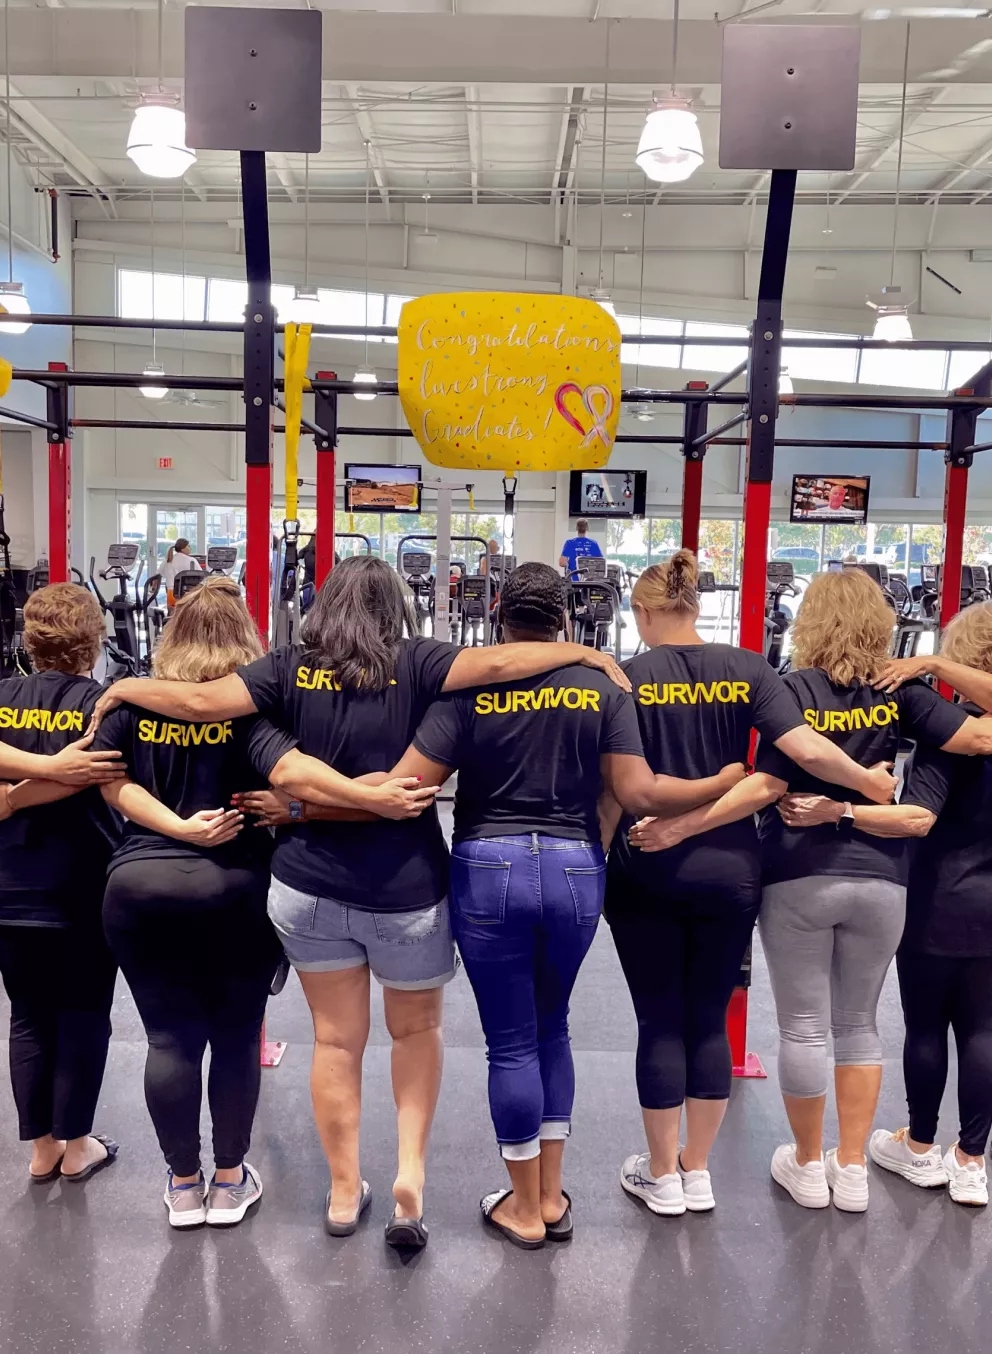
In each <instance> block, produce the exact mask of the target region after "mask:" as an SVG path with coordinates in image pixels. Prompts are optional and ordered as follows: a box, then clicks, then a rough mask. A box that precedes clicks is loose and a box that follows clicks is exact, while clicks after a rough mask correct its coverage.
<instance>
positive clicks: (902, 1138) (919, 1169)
mask: <svg viewBox="0 0 992 1354" xmlns="http://www.w3.org/2000/svg"><path fill="white" fill-rule="evenodd" d="M908 1138H909V1129H908V1128H900V1129H899V1130H898V1132H896V1133H890V1132H889V1131H888V1129H885V1128H877V1129H876V1130H875V1132H874V1133H873V1134H872V1135H871V1138H870V1139H869V1141H868V1155H869V1156H870V1157H871V1159H872V1161H874V1163H875V1165H876V1166H881V1167H882V1169H883V1170H886V1171H891V1172H892V1173H893V1175H901V1176H902V1178H903V1179H904V1180H908V1181H909V1183H910V1184H911V1185H919V1186H920V1188H921V1189H939V1188H940V1186H941V1185H946V1184H947V1172H946V1171H945V1170H944V1163H943V1161H942V1160H941V1156H940V1148H939V1147H938V1146H937V1145H936V1144H935V1145H934V1146H933V1147H931V1148H930V1150H929V1152H914V1151H913V1149H912V1148H911V1147H910V1145H909V1142H908V1141H907V1139H908Z"/></svg>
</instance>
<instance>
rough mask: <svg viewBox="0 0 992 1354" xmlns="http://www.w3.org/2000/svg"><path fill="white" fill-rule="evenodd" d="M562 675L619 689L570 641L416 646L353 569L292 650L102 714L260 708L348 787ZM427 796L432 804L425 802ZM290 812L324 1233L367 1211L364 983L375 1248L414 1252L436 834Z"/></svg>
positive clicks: (432, 1055)
mask: <svg viewBox="0 0 992 1354" xmlns="http://www.w3.org/2000/svg"><path fill="white" fill-rule="evenodd" d="M569 662H572V663H576V662H578V663H583V664H585V665H587V666H589V667H595V668H600V669H602V670H604V671H605V672H606V673H607V675H612V676H614V677H615V679H616V681H617V682H618V683H620V684H621V685H623V687H624V689H626V688H627V687H628V686H629V683H627V680H626V678H625V677H624V676H623V674H622V673H621V672H620V670H619V668H618V667H617V665H616V664H615V663H614V661H613V660H612V659H611V658H610V657H609V656H608V655H606V654H602V653H598V652H596V651H595V650H593V649H585V648H583V647H581V646H580V645H569V646H567V647H566V646H558V647H556V646H553V645H548V644H515V645H511V646H507V647H505V648H500V647H498V646H492V647H488V648H481V647H480V648H476V649H457V648H455V647H454V646H453V645H450V644H443V643H441V642H440V641H439V640H434V639H424V638H421V637H420V636H419V635H418V634H417V618H416V615H415V612H414V610H413V604H412V597H411V594H410V591H409V589H408V588H407V587H406V585H405V584H404V583H403V581H402V579H401V578H400V577H399V575H398V574H397V573H396V572H395V570H394V569H392V568H391V567H390V566H389V565H388V564H387V563H386V562H385V561H384V560H381V559H375V558H371V557H368V556H364V555H363V556H355V557H353V558H351V559H345V560H342V562H341V564H340V565H338V566H337V567H336V568H334V569H333V570H332V571H331V573H330V574H329V576H328V577H327V579H325V581H324V583H323V585H322V586H321V588H320V591H319V592H318V594H317V599H316V601H315V602H314V604H313V607H312V608H311V609H310V611H308V613H307V617H306V623H305V630H304V643H303V645H302V646H299V647H289V646H287V647H285V648H281V649H276V650H273V651H272V652H271V653H269V654H268V655H266V657H265V658H261V659H258V660H257V661H256V662H252V663H247V664H246V665H245V666H243V667H241V668H240V669H239V670H238V671H237V672H232V673H231V675H230V676H226V677H222V678H220V679H219V680H217V681H204V682H201V683H197V684H192V683H189V682H160V681H148V680H138V679H135V680H125V681H122V682H118V683H116V684H115V685H114V686H113V687H111V688H110V690H109V691H108V692H107V693H106V694H105V695H104V697H103V698H102V701H101V702H100V705H99V709H100V710H101V712H102V711H103V710H105V709H108V708H110V707H112V706H113V705H114V704H116V703H117V702H118V701H120V700H121V699H124V700H128V701H131V702H133V703H134V704H136V705H140V706H142V707H143V708H144V709H147V710H152V711H155V712H157V713H159V714H163V715H167V716H170V717H171V718H174V719H187V720H202V719H213V720H223V719H234V718H237V717H239V716H246V715H250V714H254V713H256V712H260V713H262V714H264V715H266V716H268V717H270V718H271V719H272V720H273V722H274V723H276V724H278V725H279V726H280V727H283V728H286V729H287V730H289V731H290V732H291V733H292V734H293V736H294V737H295V738H296V739H297V740H298V742H299V746H300V750H301V751H302V752H305V753H308V754H310V755H311V756H313V757H318V758H320V760H321V761H323V762H326V763H327V764H329V765H332V766H334V767H336V768H337V769H338V771H341V772H343V773H344V774H345V775H346V776H362V775H369V774H371V775H373V776H375V777H377V778H379V777H381V776H382V774H383V773H386V772H388V771H389V770H390V768H391V767H392V766H394V765H395V764H396V763H397V762H398V761H399V759H400V757H402V755H403V753H404V751H405V749H406V748H407V747H408V745H409V743H410V741H411V739H412V738H413V735H414V733H415V732H416V730H417V728H418V726H419V724H420V722H421V720H422V719H423V717H424V715H425V714H426V713H427V709H428V707H429V706H430V705H431V704H432V703H433V702H434V701H435V700H437V698H438V697H439V696H440V695H441V694H442V693H443V692H447V691H453V690H455V691H457V690H461V689H463V688H465V687H471V686H478V685H479V684H480V683H485V682H497V681H505V680H509V679H513V678H517V677H527V676H533V675H535V674H537V673H541V672H548V671H550V670H551V669H552V668H556V667H558V666H560V665H561V664H562V663H569ZM284 788H285V787H284ZM290 788H292V787H290ZM423 793H424V794H425V795H426V796H428V797H429V796H430V793H431V792H430V788H429V787H427V788H425V790H424V792H423ZM292 813H293V817H294V826H293V827H292V828H290V829H288V830H285V831H283V832H281V833H280V834H279V839H278V841H277V844H276V849H275V854H274V856H273V859H272V886H271V890H270V894H269V914H270V916H271V917H272V920H273V922H274V924H275V927H276V930H277V932H278V934H279V936H280V939H281V940H282V942H283V948H284V949H285V952H286V955H287V957H288V958H289V960H290V962H291V963H292V964H293V966H294V967H295V968H296V969H297V971H298V972H299V975H300V982H301V983H302V985H303V990H304V992H305V993H306V997H307V1001H308V1002H309V1005H310V1011H311V1014H312V1016H313V1024H314V1039H315V1042H314V1053H313V1064H312V1070H311V1080H310V1086H311V1093H312V1097H313V1106H314V1115H315V1118H316V1121H317V1128H318V1131H319V1133H320V1137H321V1141H322V1143H323V1145H324V1151H325V1153H326V1155H327V1161H328V1166H329V1169H330V1175H331V1188H330V1189H329V1190H328V1192H327V1196H326V1198H325V1199H324V1200H323V1201H322V1207H321V1222H322V1226H323V1227H324V1229H325V1230H326V1232H327V1233H328V1235H330V1236H335V1237H342V1236H349V1235H351V1234H352V1233H353V1232H354V1231H355V1230H356V1228H357V1226H358V1223H359V1220H360V1218H361V1216H362V1215H363V1214H364V1213H365V1211H366V1210H367V1208H368V1207H369V1205H370V1202H371V1187H370V1185H369V1184H368V1182H367V1181H365V1180H363V1178H362V1174H361V1170H360V1164H359V1123H360V1119H361V1101H362V1094H361V1091H362V1059H363V1056H364V1052H365V1045H366V1042H367V1040H368V1035H369V998H370V973H371V974H374V975H375V977H376V978H377V979H378V981H379V982H380V983H381V984H382V986H383V989H384V1005H385V1012H386V1024H387V1027H388V1029H389V1033H390V1036H391V1038H392V1041H393V1052H392V1072H393V1093H394V1097H395V1100H396V1110H397V1132H398V1158H399V1160H398V1169H397V1173H396V1177H395V1180H394V1183H393V1197H394V1200H395V1210H394V1213H393V1216H392V1218H391V1219H390V1222H389V1224H388V1226H387V1229H386V1238H387V1241H389V1242H390V1244H393V1245H397V1246H405V1245H410V1244H413V1245H423V1244H424V1241H425V1240H426V1228H425V1227H424V1226H423V1225H422V1224H423V1212H424V1179H425V1170H426V1153H427V1141H428V1136H429V1133H430V1128H431V1123H432V1121H433V1116H434V1108H435V1105H436V1103H437V1095H438V1089H439V1086H440V1079H441V1062H442V1041H441V996H442V989H443V987H444V985H445V984H446V983H447V982H448V981H449V980H450V979H451V978H452V977H453V976H454V972H455V956H454V947H453V944H452V940H451V928H450V923H449V919H448V905H447V885H448V857H447V850H446V847H445V844H444V838H443V836H442V833H441V827H440V823H439V822H438V818H437V814H436V812H434V811H433V809H431V810H430V811H427V812H425V813H424V814H423V816H422V817H421V818H419V819H418V820H416V821H415V822H408V823H383V822H382V821H380V820H377V819H376V818H375V817H374V816H373V815H367V816H366V819H365V821H357V822H354V821H333V819H335V818H347V817H349V815H348V814H347V813H337V812H334V813H332V814H330V815H329V818H330V819H331V821H320V814H319V813H315V812H312V811H311V804H310V801H309V797H308V796H307V795H306V794H298V793H296V794H294V798H293V806H292ZM373 814H374V810H373ZM351 816H356V815H351ZM357 817H358V818H359V819H360V818H361V814H358V815H357Z"/></svg>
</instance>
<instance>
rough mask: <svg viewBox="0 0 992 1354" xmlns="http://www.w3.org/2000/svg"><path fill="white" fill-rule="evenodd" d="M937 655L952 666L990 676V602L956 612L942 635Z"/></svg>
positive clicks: (991, 649)
mask: <svg viewBox="0 0 992 1354" xmlns="http://www.w3.org/2000/svg"><path fill="white" fill-rule="evenodd" d="M940 653H941V657H942V658H949V659H950V660H951V662H952V663H961V664H962V665H963V666H964V667H966V668H977V669H978V670H979V671H980V672H992V602H981V603H978V604H976V605H974V606H969V607H965V609H964V611H959V612H958V614H957V615H956V616H955V617H954V618H953V619H952V620H951V621H950V623H949V624H948V626H947V629H946V630H945V631H944V635H943V638H942V639H941V642H940Z"/></svg>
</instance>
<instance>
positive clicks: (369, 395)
mask: <svg viewBox="0 0 992 1354" xmlns="http://www.w3.org/2000/svg"><path fill="white" fill-rule="evenodd" d="M371 178H372V147H371V144H370V143H369V142H368V141H366V143H365V365H364V366H362V367H359V368H358V370H357V371H356V372H355V375H354V376H353V378H352V379H353V380H354V381H355V382H357V383H358V384H359V385H363V386H367V387H368V389H367V390H363V391H362V392H361V393H359V392H358V391H357V390H356V391H355V392H354V395H355V399H356V400H374V399H375V397H376V393H377V392H376V387H377V386H378V384H379V378H378V376H376V374H375V368H374V367H370V366H369V335H368V328H369V194H370V192H371ZM424 221H425V228H426V217H425V218H424Z"/></svg>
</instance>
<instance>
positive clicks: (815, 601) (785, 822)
mask: <svg viewBox="0 0 992 1354" xmlns="http://www.w3.org/2000/svg"><path fill="white" fill-rule="evenodd" d="M892 625H893V616H892V610H891V608H890V607H889V606H888V604H887V603H886V600H885V597H884V595H883V593H882V591H881V589H880V588H879V586H878V584H877V583H875V582H874V581H873V580H872V579H871V578H869V577H868V575H867V574H865V573H863V572H862V571H860V570H858V569H845V570H844V571H843V572H841V573H828V574H821V575H819V576H818V577H817V578H814V579H813V581H812V583H811V584H810V585H809V588H808V589H807V591H806V594H805V596H804V598H803V601H802V604H801V606H800V608H799V611H798V614H797V616H796V620H795V622H794V624H793V627H792V646H793V647H792V664H793V670H792V672H790V673H789V674H788V676H787V677H786V678H785V679H784V680H785V682H786V685H787V686H789V687H790V689H791V690H792V692H793V694H794V696H795V697H796V699H797V701H798V703H799V707H800V709H801V710H802V712H803V715H804V718H805V719H806V721H807V722H808V723H809V724H810V725H811V726H812V727H813V728H814V729H818V730H820V731H821V732H822V733H824V734H825V735H826V737H827V738H829V739H830V740H831V741H832V742H835V743H836V744H837V745H838V746H839V747H842V748H843V749H844V750H845V751H846V752H847V753H848V754H849V755H850V756H851V757H853V758H854V760H855V761H857V762H860V763H862V764H863V765H868V766H872V765H875V764H876V763H878V762H885V763H892V762H894V760H895V757H896V754H897V752H898V749H899V740H900V738H910V739H913V740H915V741H916V742H917V743H918V744H920V745H921V749H923V750H925V749H936V748H943V749H944V750H945V751H948V752H956V753H965V754H981V755H984V754H986V753H988V752H992V721H986V720H979V719H976V718H974V717H973V716H972V715H969V713H968V711H967V710H965V709H964V708H962V707H961V706H954V705H951V704H950V703H949V702H948V701H945V700H944V699H943V697H941V696H940V695H939V694H938V693H937V692H936V691H935V690H933V689H932V688H931V687H929V686H926V685H925V684H924V683H923V682H909V683H907V684H906V685H904V686H901V687H900V688H899V690H898V691H896V692H895V693H894V695H886V694H884V693H882V692H881V691H878V690H875V689H874V688H873V687H872V685H871V683H872V682H873V681H874V680H876V679H877V678H878V677H879V675H880V674H881V673H882V671H883V669H884V668H885V666H886V664H887V659H888V652H889V647H890V645H891V642H892ZM756 765H757V769H758V770H759V771H762V772H765V773H766V774H770V775H772V776H775V777H778V778H779V779H781V780H785V781H787V783H788V787H789V790H790V792H792V793H794V794H800V795H804V796H805V795H822V796H824V797H825V798H828V799H832V800H838V801H840V802H841V803H843V804H844V809H843V812H842V814H841V816H840V818H839V819H838V820H837V821H836V823H820V824H819V825H816V826H811V827H805V828H800V827H798V826H794V825H793V823H792V822H790V820H789V819H788V818H783V816H782V814H780V813H779V812H777V811H776V810H774V809H770V810H768V811H767V812H766V813H765V814H764V815H763V817H762V820H761V825H760V835H761V839H762V848H763V860H764V870H763V876H764V893H763V898H762V906H761V916H760V919H759V922H758V925H759V929H760V931H761V939H762V945H763V947H764V951H765V956H766V958H767V961H768V970H769V974H770V977H771V983H772V990H773V992H774V995H775V1005H776V1009H777V1013H778V1024H779V1035H780V1051H779V1080H780V1084H781V1088H782V1094H783V1096H784V1099H785V1108H786V1113H787V1115H788V1118H789V1123H790V1125H791V1126H792V1130H793V1133H794V1135H795V1142H793V1143H788V1144H783V1145H782V1146H781V1147H779V1148H778V1149H777V1150H776V1152H775V1154H774V1156H773V1158H772V1176H773V1178H774V1179H775V1180H776V1181H777V1182H778V1183H779V1184H780V1185H781V1186H782V1187H783V1188H784V1189H786V1190H787V1191H788V1192H789V1193H790V1194H791V1195H792V1197H793V1199H794V1200H795V1201H796V1202H797V1203H798V1204H801V1205H802V1206H803V1207H804V1208H826V1207H827V1206H828V1205H829V1203H830V1199H831V1192H832V1194H833V1202H834V1205H835V1206H836V1207H837V1208H840V1209H843V1210H845V1211H847V1212H864V1210H865V1209H866V1208H867V1207H868V1172H867V1168H866V1160H865V1148H866V1145H867V1141H868V1136H869V1133H870V1131H871V1125H872V1120H873V1118H874V1115H875V1109H876V1106H877V1104H878V1096H879V1091H880V1088H881V1081H882V1046H881V1042H880V1040H879V1037H878V1028H877V1024H876V1013H877V1008H878V1000H879V996H880V994H881V990H882V983H883V981H884V979H885V974H886V972H887V971H888V968H889V964H890V963H891V961H892V958H893V955H894V954H895V952H896V947H897V946H898V944H899V941H900V938H901V937H902V933H903V927H904V923H905V918H906V882H907V860H906V850H905V843H904V842H903V841H901V840H899V839H898V838H892V837H888V836H875V835H869V834H868V833H864V832H860V831H856V830H855V826H856V820H857V817H858V815H859V814H860V813H863V812H864V811H866V809H867V806H866V805H865V801H864V796H863V795H861V794H855V795H849V794H845V793H844V792H843V791H841V790H839V789H838V787H837V785H836V784H831V783H830V782H831V780H832V777H829V776H824V775H823V774H822V773H820V774H810V773H809V772H808V771H804V770H801V769H799V768H798V767H795V766H793V765H790V762H789V760H788V758H787V757H786V756H783V755H782V752H781V751H780V750H778V749H776V748H773V747H768V746H767V745H766V744H765V743H764V742H763V743H762V746H760V747H759V749H758V757H757V763H756ZM830 1031H832V1033H833V1045H834V1064H835V1066H834V1085H835V1089H836V1095H837V1116H838V1120H839V1126H840V1138H839V1144H838V1146H837V1147H836V1148H834V1149H831V1150H830V1151H829V1152H828V1153H827V1156H826V1159H825V1160H824V1157H823V1118H824V1112H825V1108H826V1092H827V1070H828V1064H827V1035H828V1032H830Z"/></svg>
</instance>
